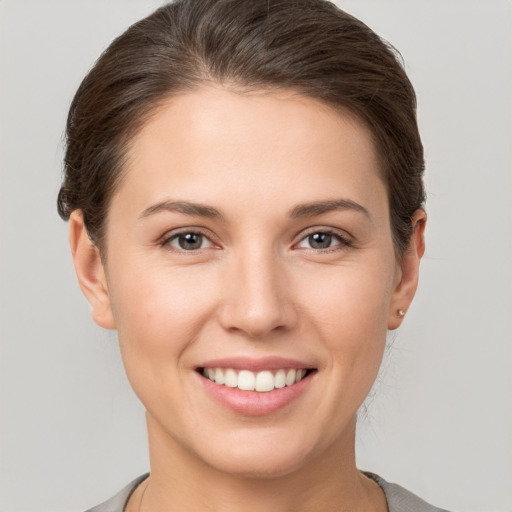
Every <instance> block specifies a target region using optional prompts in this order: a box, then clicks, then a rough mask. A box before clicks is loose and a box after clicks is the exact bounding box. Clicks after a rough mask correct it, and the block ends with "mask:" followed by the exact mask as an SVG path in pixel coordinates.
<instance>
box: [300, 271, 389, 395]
mask: <svg viewBox="0 0 512 512" xmlns="http://www.w3.org/2000/svg"><path fill="white" fill-rule="evenodd" d="M315 277H316V279H311V278H310V281H309V286H308V287H307V290H308V293H307V294H306V289H304V290H302V292H299V293H298V294H297V295H299V294H300V295H302V296H306V297H307V302H305V304H304V309H305V311H309V313H308V316H309V318H310V321H311V323H312V324H313V325H314V327H315V330H316V331H317V332H318V333H319V335H320V337H321V339H322V345H323V348H324V350H326V352H327V353H328V354H329V356H330V357H329V358H328V361H329V364H330V365H331V370H332V372H333V374H334V375H335V379H339V380H343V381H344V385H345V384H348V386H349V387H350V388H351V389H353V391H354V392H355V393H356V392H358V391H357V390H361V389H362V390H363V394H364V393H365V392H366V391H365V390H366V389H367V388H368V389H369V387H370V386H371V384H372V383H373V380H374V379H375V377H376V375H377V372H378V369H379V366H380V363H381V360H382V354H383V351H384V347H385V343H386V334H387V325H388V312H389V304H390V301H391V297H392V282H393V274H392V273H390V272H389V266H384V265H381V266H379V265H375V266H374V267H373V270H372V271H371V272H369V271H368V267H367V266H365V267H364V268H360V269H358V268H355V267H353V268H337V269H334V271H333V272H331V275H330V276H325V277H324V278H321V276H319V275H317V276H315ZM363 398H364V397H363Z"/></svg>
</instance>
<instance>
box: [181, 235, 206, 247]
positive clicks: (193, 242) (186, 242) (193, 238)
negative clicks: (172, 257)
mask: <svg viewBox="0 0 512 512" xmlns="http://www.w3.org/2000/svg"><path fill="white" fill-rule="evenodd" d="M202 242H203V235H200V234H199V233H187V234H185V235H181V236H180V237H179V244H180V247H181V248H182V249H188V250H189V251H190V250H194V249H200V248H201V244H202Z"/></svg>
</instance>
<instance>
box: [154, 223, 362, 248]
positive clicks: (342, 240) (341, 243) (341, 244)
mask: <svg viewBox="0 0 512 512" xmlns="http://www.w3.org/2000/svg"><path fill="white" fill-rule="evenodd" d="M187 235H196V236H200V237H202V238H203V239H202V242H201V246H202V245H203V242H204V240H206V241H207V242H208V244H209V245H210V246H213V247H218V246H217V245H216V244H215V243H214V242H213V241H212V240H211V235H210V236H209V235H208V234H206V233H205V232H203V231H201V230H200V229H187V230H183V231H179V232H177V233H172V234H171V235H170V236H167V235H165V236H164V237H163V238H162V240H161V242H160V245H161V246H162V247H164V248H167V249H168V250H173V251H176V252H180V253H185V254H186V253H188V254H197V253H198V252H199V251H201V250H202V249H205V248H208V247H198V248H197V249H185V248H183V247H174V246H172V245H171V242H173V241H178V240H179V238H180V237H183V236H187ZM314 235H324V236H327V237H331V240H332V239H336V240H337V242H338V243H337V244H335V245H334V246H329V247H325V248H314V247H300V244H301V243H303V242H304V241H306V240H308V239H309V238H310V237H312V236H314ZM352 246H353V242H352V240H351V239H350V238H349V237H347V236H344V235H342V234H341V233H339V232H335V231H333V230H331V229H321V228H316V229H311V230H310V231H309V232H308V233H306V234H305V235H303V236H302V237H301V239H300V240H299V241H298V242H297V243H295V244H294V245H293V247H294V248H298V249H304V250H308V251H313V252H316V253H330V252H335V251H340V250H343V249H346V248H348V247H352Z"/></svg>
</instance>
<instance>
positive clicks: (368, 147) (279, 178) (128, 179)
mask: <svg viewBox="0 0 512 512" xmlns="http://www.w3.org/2000/svg"><path fill="white" fill-rule="evenodd" d="M226 189H229V190H230V191H231V193H232V196H233V197H235V196H236V197H239V198H244V200H245V199H247V197H246V196H247V195H248V193H249V195H250V198H251V199H254V198H255V197H259V198H260V200H261V201H262V202H265V200H267V199H269V198H271V196H272V198H273V199H275V198H276V197H275V194H270V191H274V192H275V191H276V190H280V193H281V196H280V197H281V202H282V203H283V206H290V204H286V203H287V202H288V203H291V202H293V201H295V202H304V201H308V200H311V199H312V198H313V197H312V196H314V195H315V194H317V195H320V196H322V198H325V196H326V194H327V195H329V191H331V193H332V194H333V195H334V196H335V197H336V198H337V197H339V196H340V195H341V196H342V195H343V194H345V193H347V194H350V195H352V196H354V197H352V198H353V199H354V200H359V201H362V200H363V199H364V200H366V201H367V202H368V201H370V202H371V201H372V200H374V199H375V197H373V198H372V197H371V196H374V195H375V193H382V192H383V191H384V194H385V190H384V187H383V184H382V182H381V180H380V172H379V163H378V159H377V156H376V151H375V148H374V144H373V142H372V136H371V133H370V131H369V130H368V129H367V128H366V126H365V125H364V124H363V123H362V122H361V121H359V120H358V119H357V118H356V117H355V116H354V115H352V114H350V113H347V112H342V111H339V110H335V109H334V108H332V107H330V106H328V105H326V104H325V103H323V102H321V101H319V100H316V99H313V98H309V97H304V96H301V95H298V94H296V93H294V92H293V91H281V92H279V93H276V92H266V91H253V92H243V93H242V92H238V91H233V90H228V89H225V88H222V87H220V86H219V87H204V88H201V89H198V90H195V91H193V92H189V93H185V94H181V95H178V96H174V97H172V98H170V99H168V100H167V101H166V102H164V103H163V104H162V105H161V106H159V107H158V108H157V109H156V110H155V112H154V114H153V115H152V117H151V118H150V120H149V121H148V122H147V123H146V124H145V125H144V126H143V128H142V129H141V130H140V132H139V133H138V134H137V135H136V137H135V138H134V139H133V140H132V143H131V145H130V147H129V151H128V165H127V167H126V171H125V179H124V180H123V183H122V185H121V186H120V189H119V190H118V191H117V194H116V195H123V194H124V195H126V194H127V193H130V194H131V195H132V196H133V197H132V201H133V203H134V204H135V203H137V204H139V206H140V207H141V208H142V207H143V204H142V203H144V202H147V201H150V200H153V199H154V196H155V195H158V194H160V195H162V196H164V195H166V194H167V195H170V196H174V195H175V194H176V193H177V192H179V194H182V195H185V196H188V195H192V196H193V197H192V199H194V200H198V201H202V202H210V201H212V200H214V199H215V197H216V194H218V193H220V192H224V191H225V190H226ZM355 196H359V197H355ZM313 199H316V198H313ZM114 200H115V197H114Z"/></svg>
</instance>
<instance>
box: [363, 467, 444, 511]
mask: <svg viewBox="0 0 512 512" xmlns="http://www.w3.org/2000/svg"><path fill="white" fill-rule="evenodd" d="M363 473H364V474H365V475H366V476H367V477H369V478H371V479H372V480H373V481H375V482H376V483H378V484H379V486H380V487H381V489H382V490H383V491H384V494H385V495H386V500H387V502H388V509H389V512H447V511H446V510H444V509H441V508H437V507H434V506H433V505H429V504H428V503H427V502H426V501H423V500H422V499H421V498H419V497H418V496H416V495H415V494H413V493H412V492H410V491H408V490H407V489H404V488H403V487H401V486H400V485H397V484H393V483H390V482H386V480H384V479H383V478H381V477H380V476H378V475H375V474H374V473H368V472H366V471H364V472H363Z"/></svg>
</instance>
